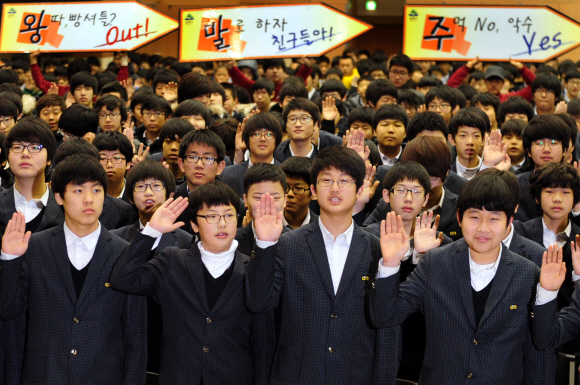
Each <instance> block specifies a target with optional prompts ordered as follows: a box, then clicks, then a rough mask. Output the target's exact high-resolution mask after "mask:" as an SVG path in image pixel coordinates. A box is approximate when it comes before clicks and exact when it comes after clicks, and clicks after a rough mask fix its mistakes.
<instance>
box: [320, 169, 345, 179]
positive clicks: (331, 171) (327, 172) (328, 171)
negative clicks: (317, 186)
mask: <svg viewBox="0 0 580 385" xmlns="http://www.w3.org/2000/svg"><path fill="white" fill-rule="evenodd" d="M331 174H333V175H339V176H340V177H350V178H352V176H351V175H349V174H347V173H346V172H345V171H342V170H339V169H337V168H335V167H332V166H331V167H328V168H325V169H324V170H321V171H320V172H319V173H318V176H319V177H320V176H323V175H326V176H328V175H331Z"/></svg>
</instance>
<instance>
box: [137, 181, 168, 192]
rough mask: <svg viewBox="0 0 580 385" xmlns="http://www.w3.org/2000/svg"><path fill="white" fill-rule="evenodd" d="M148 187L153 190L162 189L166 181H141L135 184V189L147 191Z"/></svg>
mask: <svg viewBox="0 0 580 385" xmlns="http://www.w3.org/2000/svg"><path fill="white" fill-rule="evenodd" d="M147 187H149V188H150V189H151V191H162V190H163V189H164V188H165V183H163V182H153V183H139V184H136V185H135V186H133V191H135V192H145V191H147Z"/></svg>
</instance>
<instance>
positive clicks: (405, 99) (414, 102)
mask: <svg viewBox="0 0 580 385" xmlns="http://www.w3.org/2000/svg"><path fill="white" fill-rule="evenodd" d="M401 103H405V104H407V105H409V106H412V107H413V108H417V107H419V105H420V104H421V103H420V102H419V97H418V96H417V94H416V93H415V92H413V91H412V90H411V89H401V90H399V94H398V96H397V104H399V105H400V104H401Z"/></svg>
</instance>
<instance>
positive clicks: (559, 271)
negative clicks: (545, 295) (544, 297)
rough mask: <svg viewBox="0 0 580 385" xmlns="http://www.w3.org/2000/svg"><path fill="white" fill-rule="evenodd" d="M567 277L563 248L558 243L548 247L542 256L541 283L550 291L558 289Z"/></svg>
mask: <svg viewBox="0 0 580 385" xmlns="http://www.w3.org/2000/svg"><path fill="white" fill-rule="evenodd" d="M564 278H566V263H565V262H562V248H561V247H558V245H552V246H550V247H548V251H544V256H543V258H542V268H541V269H540V285H541V286H542V287H543V288H544V289H546V290H548V291H556V290H558V289H559V288H560V286H562V284H563V283H564Z"/></svg>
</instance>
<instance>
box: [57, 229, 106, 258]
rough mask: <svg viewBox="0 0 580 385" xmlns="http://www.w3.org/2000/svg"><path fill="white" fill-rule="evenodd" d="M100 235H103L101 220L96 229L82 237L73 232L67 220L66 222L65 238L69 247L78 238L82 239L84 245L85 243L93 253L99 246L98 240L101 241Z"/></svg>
mask: <svg viewBox="0 0 580 385" xmlns="http://www.w3.org/2000/svg"><path fill="white" fill-rule="evenodd" d="M100 235H101V222H99V227H97V229H96V230H95V231H93V232H92V233H90V234H89V235H85V236H84V237H82V238H81V237H79V236H78V235H76V234H75V233H73V232H72V231H71V230H70V229H69V228H68V226H67V225H66V222H65V223H64V238H65V241H66V246H67V247H68V246H70V245H71V244H72V243H73V242H75V241H76V240H77V239H80V240H81V242H82V243H83V245H85V247H86V248H87V250H88V251H89V252H91V253H92V252H93V251H94V250H95V248H96V247H97V242H98V241H99V236H100Z"/></svg>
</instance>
